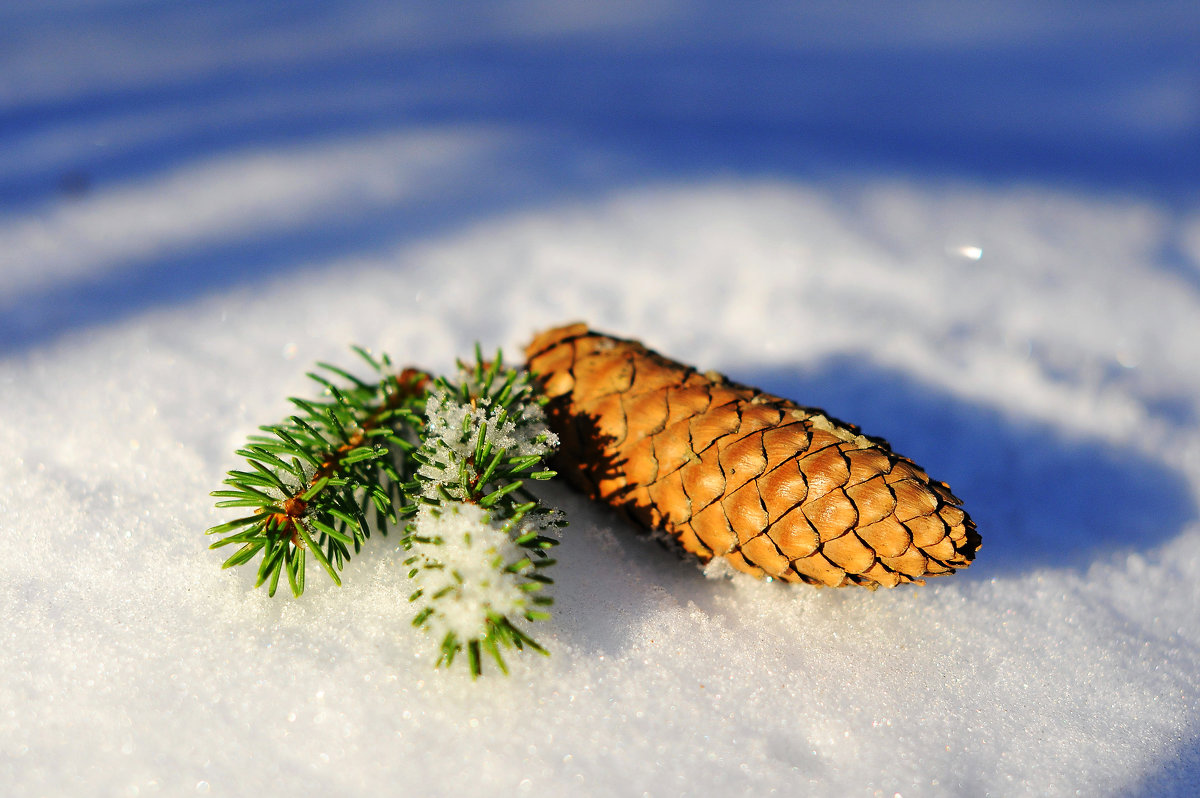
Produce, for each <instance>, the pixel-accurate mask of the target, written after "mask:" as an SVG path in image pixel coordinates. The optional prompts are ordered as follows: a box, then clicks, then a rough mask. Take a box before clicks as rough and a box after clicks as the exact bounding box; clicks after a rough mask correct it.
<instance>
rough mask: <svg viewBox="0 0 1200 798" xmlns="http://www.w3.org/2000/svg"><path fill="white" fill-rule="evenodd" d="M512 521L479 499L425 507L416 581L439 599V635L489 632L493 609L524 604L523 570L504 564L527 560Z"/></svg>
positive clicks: (434, 621) (506, 611) (512, 609)
mask: <svg viewBox="0 0 1200 798" xmlns="http://www.w3.org/2000/svg"><path fill="white" fill-rule="evenodd" d="M506 527H507V525H500V524H496V523H494V522H493V521H492V517H491V514H490V513H489V512H488V511H487V510H485V509H483V508H482V507H479V506H478V505H474V504H465V503H462V502H448V503H446V504H444V505H443V506H441V507H439V508H433V507H422V508H421V510H420V511H419V513H418V515H417V524H416V537H417V539H418V542H417V543H415V544H414V547H413V549H414V552H415V553H416V554H417V556H418V558H419V560H418V562H417V563H416V565H417V568H418V569H419V570H418V571H417V573H416V575H415V576H414V577H413V581H414V583H415V584H416V586H417V588H418V589H419V590H420V591H421V595H422V597H424V598H425V599H426V600H429V599H433V598H436V599H437V601H429V603H428V605H427V606H430V607H432V608H433V613H432V614H431V615H430V616H429V620H428V625H429V627H430V628H431V630H432V631H433V632H434V634H435V635H436V636H437V637H439V638H440V637H444V636H445V635H446V634H447V633H451V634H453V635H454V636H455V638H457V639H458V640H471V639H475V638H479V637H483V636H484V634H485V633H486V631H487V620H488V617H489V616H490V615H510V614H516V613H517V612H519V611H521V610H523V609H524V607H525V605H526V598H525V597H526V593H525V591H524V590H522V589H521V586H520V582H521V576H520V571H518V572H513V571H510V570H505V568H504V565H507V564H509V563H514V562H519V561H521V560H523V559H524V554H523V553H522V551H521V549H520V547H518V546H517V545H516V544H515V543H513V542H512V540H511V539H510V537H509V535H508V532H507V531H506ZM426 541H427V542H426Z"/></svg>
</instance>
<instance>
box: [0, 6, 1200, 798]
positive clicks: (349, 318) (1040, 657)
mask: <svg viewBox="0 0 1200 798" xmlns="http://www.w3.org/2000/svg"><path fill="white" fill-rule="evenodd" d="M254 8H255V7H253V6H250V5H249V4H240V3H234V2H213V3H205V4H190V3H189V4H162V5H155V4H146V3H139V2H128V1H126V2H122V1H121V0H108V1H107V2H104V1H102V0H95V1H94V2H83V0H78V1H76V0H60V1H57V2H39V3H23V2H13V3H8V4H5V5H4V6H3V8H0V484H3V485H4V487H5V490H4V491H3V493H0V546H2V547H3V550H4V552H5V556H4V558H3V560H2V561H0V609H2V611H3V615H4V622H3V624H2V625H0V793H2V794H4V795H10V796H35V795H38V796H40V795H52V796H59V795H61V796H74V795H114V796H133V795H156V794H157V795H193V794H210V795H231V796H244V795H255V794H258V795H278V794H289V795H295V796H308V795H313V796H315V795H354V796H357V795H455V794H467V793H472V792H475V793H479V792H482V791H484V790H486V791H487V793H488V794H498V795H512V794H532V795H557V794H566V793H567V792H568V791H570V792H571V793H572V794H574V793H583V794H589V795H642V794H646V795H653V796H669V795H684V794H687V795H721V796H724V795H760V794H770V793H774V794H781V795H838V796H841V795H864V796H873V795H882V796H893V795H897V794H899V795H904V796H911V795H985V794H988V795H1061V794H1082V795H1106V794H1133V795H1163V794H1166V795H1189V794H1192V790H1193V789H1194V785H1195V783H1196V782H1197V779H1200V750H1198V749H1200V744H1198V741H1200V712H1198V710H1197V707H1198V704H1200V668H1198V667H1197V665H1196V661H1197V656H1198V653H1200V609H1198V608H1200V509H1198V505H1197V502H1198V500H1200V357H1197V355H1198V354H1200V344H1197V342H1198V341H1200V192H1198V189H1197V187H1198V186H1200V148H1197V146H1196V142H1197V141H1200V59H1198V58H1197V57H1196V44H1195V43H1196V42H1197V41H1200V18H1198V17H1200V15H1198V12H1197V11H1196V10H1195V6H1194V3H1190V2H1189V3H1183V2H1180V3H1170V2H1164V3H1154V4H1145V3H1138V4H1128V5H1126V4H1121V3H1106V4H1103V6H1102V7H1097V8H1093V6H1092V4H1084V3H1080V4H1073V3H1036V4H1035V3H1013V4H1009V3H1003V4H1002V3H991V4H980V5H975V4H971V5H969V6H968V5H963V4H958V3H952V2H949V1H948V0H947V1H946V2H935V1H933V0H930V1H927V2H921V3H916V4H906V5H905V6H903V8H904V9H905V11H903V12H899V11H894V10H892V9H891V8H890V6H888V5H885V4H868V5H866V6H862V7H855V8H853V9H846V8H844V7H843V5H842V4H840V3H815V4H811V5H806V7H805V10H803V11H798V10H795V9H796V7H795V6H792V5H790V4H788V5H779V6H775V5H770V4H767V5H764V6H762V7H759V8H755V9H746V8H745V7H744V6H743V5H742V4H738V5H736V6H735V5H730V6H729V7H725V6H722V5H720V4H715V3H709V4H706V3H683V2H650V3H645V2H643V3H629V4H617V5H615V6H613V7H611V8H610V7H608V5H607V4H605V5H604V6H601V5H599V4H583V3H580V4H572V3H563V4H560V3H541V2H505V3H498V4H495V3H463V4H455V5H454V7H453V8H454V10H453V11H451V10H448V8H449V7H445V6H443V5H442V4H432V3H430V4H422V3H414V4H412V5H411V6H409V7H406V8H405V9H404V10H403V11H402V12H401V11H397V10H395V7H394V6H393V5H391V4H386V3H382V2H357V3H342V4H336V5H333V4H322V3H315V2H297V3H293V4H289V10H288V16H287V18H286V19H282V18H280V19H276V18H273V17H272V16H271V15H269V14H267V13H265V12H264V11H263V10H262V9H261V8H259V10H258V11H255V10H254ZM968 8H970V9H971V10H970V11H968V10H967V9H968ZM574 319H585V320H587V321H589V322H591V323H592V324H593V325H594V326H596V327H597V328H598V329H602V330H606V331H611V332H614V333H617V334H622V335H627V336H636V337H640V338H642V339H644V340H645V341H647V342H648V343H649V344H650V345H652V346H654V347H656V348H659V349H661V350H662V351H664V352H666V353H668V354H671V355H673V356H676V357H678V358H680V359H685V360H688V361H690V362H694V363H696V364H697V365H700V366H702V367H711V368H717V369H720V370H722V371H725V372H727V373H729V374H730V375H732V376H733V377H735V378H736V379H738V380H740V381H743V382H750V383H755V384H758V385H761V386H762V387H764V388H767V389H769V390H772V391H773V392H776V393H782V394H785V395H788V396H792V397H794V398H796V399H797V400H799V401H801V402H803V403H805V404H812V405H818V406H823V407H825V408H826V409H828V410H829V411H830V412H831V413H833V414H835V415H837V416H838V417H841V418H845V419H847V420H851V421H854V422H856V423H859V424H861V425H862V426H863V427H864V428H865V430H866V431H867V432H868V433H871V434H876V435H882V436H885V437H887V438H888V439H890V440H891V441H892V443H893V444H894V445H895V447H896V448H897V449H898V450H899V451H901V452H904V453H906V454H908V455H910V456H911V457H913V458H914V459H915V460H916V461H917V462H919V463H921V464H922V465H923V466H925V467H926V468H927V469H928V470H929V471H930V472H931V473H932V474H933V475H934V476H935V477H937V478H941V479H945V480H947V481H948V482H950V483H951V485H952V486H953V488H954V490H955V492H956V493H957V494H959V495H960V496H962V497H963V498H964V500H965V501H966V507H967V509H968V510H969V511H970V512H971V513H972V515H973V516H974V517H975V518H976V520H977V521H978V524H979V528H980V531H981V533H982V535H983V541H984V546H983V549H982V551H981V552H980V556H979V559H978V560H977V562H976V563H975V564H974V565H973V566H972V567H971V568H970V569H968V570H967V571H964V572H962V573H960V574H958V575H955V576H953V577H948V578H944V579H938V580H933V581H931V582H930V584H929V585H927V586H925V587H923V588H913V589H896V590H892V591H877V592H874V593H872V592H868V591H864V590H851V589H846V590H839V591H831V590H815V589H807V588H802V587H801V588H796V589H787V588H783V587H781V586H779V585H774V584H764V583H757V582H752V581H714V580H708V579H705V578H704V577H703V575H702V574H701V573H700V571H699V570H698V569H696V568H694V567H693V566H692V565H691V564H689V563H687V562H681V561H679V560H678V559H677V558H676V557H675V556H674V555H673V554H671V553H670V552H667V551H664V550H662V549H660V548H658V547H657V546H656V545H655V544H653V543H651V542H648V541H646V540H645V539H644V538H639V537H638V536H637V535H635V534H634V531H633V530H632V529H631V528H630V527H629V526H628V525H627V524H626V523H625V522H623V521H622V520H620V519H619V518H617V517H616V516H615V515H614V514H613V513H611V512H609V511H607V510H605V509H603V508H598V507H594V506H591V505H589V504H588V503H587V502H585V501H584V500H583V499H581V498H580V497H579V496H578V495H576V494H574V493H572V492H570V491H569V490H568V489H567V488H566V487H563V486H559V485H552V486H549V487H548V488H547V489H546V490H545V491H544V495H545V497H546V498H547V499H548V500H549V501H550V502H552V503H554V504H556V505H558V506H561V507H562V508H564V509H565V510H567V511H568V513H569V515H570V519H571V526H570V527H569V528H568V529H567V530H566V532H565V535H564V542H563V544H562V545H561V546H560V547H559V549H558V558H559V565H557V566H556V567H555V568H554V569H553V571H554V573H553V575H554V576H555V578H556V580H557V584H556V585H555V587H554V595H555V598H556V605H555V608H554V617H553V620H551V621H550V622H547V623H544V624H541V625H540V626H539V628H537V629H536V631H537V632H538V637H539V639H540V640H541V642H543V643H544V644H546V645H547V646H548V647H549V648H550V649H551V650H552V652H553V654H552V656H551V657H549V658H548V659H546V658H542V657H539V656H536V655H522V656H515V657H512V658H510V666H511V667H512V668H513V674H512V676H510V677H508V678H502V677H499V676H496V675H489V676H486V677H485V678H483V679H481V680H480V681H478V682H475V683H472V682H471V681H470V680H469V678H467V676H466V674H465V671H464V670H462V669H456V670H454V671H449V672H447V671H435V670H432V669H431V668H430V661H431V659H432V657H433V653H434V652H433V647H432V646H431V644H430V641H429V639H427V638H424V637H422V636H421V634H420V633H419V632H417V631H416V630H414V629H413V628H412V627H411V626H410V623H409V622H410V619H411V613H412V610H411V607H410V605H409V604H408V602H407V601H406V597H407V595H408V593H409V585H407V584H406V583H405V581H404V580H403V577H402V573H401V566H400V560H401V557H400V555H399V554H398V553H397V552H396V551H395V550H394V549H393V548H392V547H391V546H389V545H387V543H386V542H383V543H377V544H376V545H373V546H372V547H371V548H370V550H369V551H367V552H366V553H365V554H364V556H363V557H361V558H360V559H358V560H356V561H355V562H354V563H352V564H351V566H350V567H349V568H348V569H347V571H346V572H345V574H344V579H345V583H346V585H345V587H344V588H341V589H338V588H335V587H334V586H332V585H331V584H329V583H328V582H327V580H325V579H324V577H323V575H322V574H320V573H319V572H314V573H313V574H311V578H310V579H309V589H308V592H307V593H306V594H305V596H304V597H303V599H301V600H291V599H289V598H286V597H284V596H282V595H281V596H277V597H276V598H275V599H268V598H267V597H266V595H265V593H264V592H263V591H261V590H259V591H255V590H253V589H252V588H251V583H252V579H253V574H252V573H249V572H242V573H237V572H228V571H225V572H223V571H221V570H220V569H219V564H220V562H221V560H222V559H223V557H222V554H221V552H211V551H208V550H207V549H206V548H205V546H206V544H207V543H208V541H207V540H206V539H205V538H204V537H203V535H202V534H201V533H202V531H203V530H204V529H205V528H206V527H208V526H210V525H212V524H214V523H218V522H220V521H222V520H224V519H227V518H228V517H229V516H228V515H226V514H222V513H221V512H218V511H217V510H215V509H213V507H212V500H211V499H210V498H209V497H208V495H207V494H208V492H209V491H210V490H212V489H214V488H216V487H217V485H218V483H219V480H220V479H221V477H222V475H223V472H224V471H225V470H227V469H228V468H230V467H233V466H234V465H235V464H236V461H235V459H234V457H233V454H232V453H233V450H234V448H235V447H236V446H237V445H238V444H239V443H240V442H241V441H242V440H243V438H244V436H245V435H246V434H247V433H248V432H250V431H251V430H252V429H253V428H254V427H255V425H257V424H260V423H268V422H271V421H274V420H276V419H278V418H279V417H281V415H282V414H283V413H285V412H286V410H287V404H286V403H285V397H286V396H288V395H296V394H305V393H307V392H309V391H310V388H309V386H308V384H306V383H307V381H306V379H305V377H304V371H305V370H306V369H308V368H309V366H310V365H311V364H312V363H313V362H314V361H316V360H319V359H324V360H332V361H335V362H341V363H346V364H350V363H352V362H353V359H352V357H351V356H350V355H349V352H348V350H347V345H348V344H350V343H352V342H358V343H362V344H366V345H370V346H372V347H375V348H377V349H386V350H388V351H389V352H391V353H392V354H393V356H394V357H396V359H397V360H398V361H400V362H402V363H404V362H410V361H411V362H413V363H415V364H417V365H421V366H425V367H428V368H433V369H442V370H446V369H449V368H451V366H452V364H453V362H454V359H455V357H457V356H462V355H468V354H469V353H470V347H471V346H472V344H473V343H474V341H476V340H479V341H481V342H483V344H484V345H485V346H487V347H490V346H495V345H503V346H504V347H505V348H506V350H507V351H508V352H509V353H511V354H513V355H515V354H516V353H518V352H519V350H520V347H521V346H522V345H523V343H524V342H525V341H527V340H528V339H529V338H530V336H531V335H532V334H533V333H534V332H535V331H536V330H538V329H541V328H543V327H545V326H548V325H553V324H558V323H561V322H565V321H569V320H574ZM242 570H243V571H245V569H242Z"/></svg>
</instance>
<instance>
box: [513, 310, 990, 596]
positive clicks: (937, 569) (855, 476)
mask: <svg viewBox="0 0 1200 798" xmlns="http://www.w3.org/2000/svg"><path fill="white" fill-rule="evenodd" d="M525 355H526V357H527V359H528V368H529V370H530V371H532V372H533V373H534V374H536V375H538V376H539V378H540V379H541V381H542V386H543V389H544V391H545V393H546V395H547V396H548V397H550V403H549V404H548V405H547V407H546V411H547V418H548V422H549V425H550V428H551V429H552V430H554V431H555V432H556V433H558V435H559V438H560V439H561V443H560V448H559V452H558V458H557V462H556V466H557V467H558V468H559V470H560V471H562V472H563V473H565V474H566V475H567V476H568V477H569V478H570V479H571V480H572V481H573V482H574V483H575V484H577V485H578V486H579V487H580V488H581V489H582V490H584V491H585V492H586V493H587V494H588V495H589V496H591V497H592V498H597V499H603V500H605V501H607V502H609V503H610V504H612V505H614V506H616V507H618V508H621V509H622V510H624V511H625V512H626V513H627V514H628V515H629V516H630V517H632V518H633V519H635V520H636V521H638V522H640V523H642V524H644V525H645V526H647V527H649V528H651V529H661V530H664V531H666V532H668V533H669V534H671V535H672V536H674V537H675V539H677V540H678V541H679V543H680V544H682V545H683V548H684V549H686V550H687V551H689V552H692V553H693V554H695V555H697V556H698V557H700V559H701V560H703V561H705V562H707V561H709V560H711V559H712V558H713V557H715V556H723V557H725V558H726V559H727V560H728V561H729V563H730V564H731V565H732V566H733V567H734V568H737V569H739V570H741V571H746V572H748V573H751V574H755V575H757V576H768V577H773V578H775V579H782V580H785V581H789V582H797V581H802V582H808V583H810V584H815V585H829V586H835V587H837V586H842V585H848V584H851V583H853V584H858V585H864V586H867V587H871V588H874V587H876V586H878V585H883V586H885V587H894V586H895V585H898V584H900V583H901V582H918V583H920V582H923V579H922V577H924V576H937V575H940V574H948V573H953V572H954V569H955V568H962V567H965V566H967V565H968V564H970V562H971V560H972V559H974V557H975V552H976V550H977V549H978V548H979V543H980V537H979V534H978V533H977V532H976V531H975V524H974V522H972V521H971V519H970V518H968V517H967V514H966V513H964V512H963V511H962V510H961V509H960V508H959V505H960V504H961V502H960V501H959V499H957V498H955V496H954V494H952V493H951V492H950V489H949V488H948V487H947V486H946V484H945V483H944V482H935V481H933V480H930V479H929V476H928V475H927V474H926V473H925V472H924V471H922V470H921V469H920V468H918V467H917V466H916V465H915V464H914V463H913V462H912V461H911V460H909V459H907V458H905V457H901V456H900V455H898V454H896V453H894V452H893V451H892V450H891V447H889V446H888V444H887V442H886V441H883V440H881V439H879V438H870V437H867V436H865V435H862V434H861V433H860V431H859V429H858V427H855V426H853V425H852V424H846V423H843V422H841V421H838V420H837V419H835V418H832V417H830V416H828V415H826V414H825V413H824V412H823V411H821V410H818V409H815V408H811V407H800V406H799V405H797V404H795V403H794V402H790V401H788V400H786V399H781V398H779V397H777V396H771V395H770V394H765V393H763V392H762V391H759V390H757V389H755V388H750V387H748V386H745V385H739V384H737V383H734V382H730V381H729V380H727V379H725V377H723V376H721V375H720V374H717V373H715V372H711V371H710V372H707V373H704V374H701V373H698V372H697V371H696V370H695V369H693V368H690V367H688V366H685V365H683V364H681V363H676V362H675V361H673V360H668V359H667V358H665V357H662V356H661V355H659V354H657V353H655V352H652V351H650V350H649V349H646V347H644V346H642V345H641V344H640V343H638V342H637V341H626V340H622V339H620V338H613V337H611V336H607V335H603V334H600V333H595V332H592V331H591V330H589V329H588V328H587V325H585V324H572V325H569V326H566V327H559V328H557V329H554V330H548V331H546V332H543V333H541V334H540V335H538V336H537V337H536V338H535V339H534V340H533V342H532V343H531V344H530V345H529V346H528V347H527V348H526V350H525Z"/></svg>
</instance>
